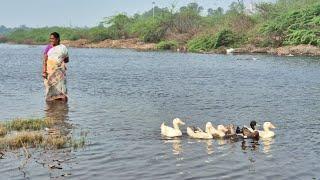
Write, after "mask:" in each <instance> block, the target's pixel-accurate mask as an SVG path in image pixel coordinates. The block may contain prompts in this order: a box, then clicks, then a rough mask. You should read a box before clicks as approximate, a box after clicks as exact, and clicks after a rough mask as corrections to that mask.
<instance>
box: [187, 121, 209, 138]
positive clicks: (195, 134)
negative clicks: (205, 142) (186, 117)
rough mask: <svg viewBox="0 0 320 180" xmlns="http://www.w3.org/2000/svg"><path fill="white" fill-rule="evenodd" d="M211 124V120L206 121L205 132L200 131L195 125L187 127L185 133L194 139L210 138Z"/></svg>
mask: <svg viewBox="0 0 320 180" xmlns="http://www.w3.org/2000/svg"><path fill="white" fill-rule="evenodd" d="M212 127H213V126H212V124H211V122H207V123H206V129H205V132H204V131H202V129H201V128H199V127H197V128H195V127H187V134H188V135H189V136H190V137H192V138H196V139H212V138H213V136H212Z"/></svg>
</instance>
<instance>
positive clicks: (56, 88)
mask: <svg viewBox="0 0 320 180" xmlns="http://www.w3.org/2000/svg"><path fill="white" fill-rule="evenodd" d="M68 62H69V56H68V50H67V48H66V46H64V45H63V44H60V35H59V33H57V32H53V33H51V34H50V44H49V45H48V46H47V47H46V49H45V50H44V59H43V68H42V77H43V78H44V85H45V89H46V101H53V100H63V101H67V100H68V95H67V84H66V83H67V82H66V70H67V69H66V63H68Z"/></svg>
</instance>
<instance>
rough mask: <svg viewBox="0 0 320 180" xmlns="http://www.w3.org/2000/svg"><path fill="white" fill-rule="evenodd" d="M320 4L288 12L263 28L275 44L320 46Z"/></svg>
mask: <svg viewBox="0 0 320 180" xmlns="http://www.w3.org/2000/svg"><path fill="white" fill-rule="evenodd" d="M319 17H320V4H317V5H313V6H310V7H307V8H306V9H299V10H294V11H290V12H286V13H284V14H282V15H281V16H279V17H278V18H275V19H272V20H270V21H268V22H266V23H265V24H264V26H263V27H262V28H261V32H263V33H264V34H265V35H266V36H267V38H268V39H271V40H273V41H274V44H276V45H277V46H280V45H282V44H295V45H296V44H312V45H316V46H320V43H319V39H320V33H319V28H320V18H319Z"/></svg>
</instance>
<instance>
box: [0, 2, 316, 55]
mask: <svg viewBox="0 0 320 180" xmlns="http://www.w3.org/2000/svg"><path fill="white" fill-rule="evenodd" d="M154 15H155V16H153V11H152V9H151V10H149V11H147V12H144V13H141V14H135V15H134V16H127V15H126V14H124V13H120V14H117V15H114V16H111V17H107V18H105V19H103V20H102V22H101V24H100V26H97V27H93V28H63V27H45V28H28V29H18V30H15V31H13V32H11V33H9V34H7V35H6V36H5V37H2V41H7V42H14V43H24V44H45V43H47V42H48V34H50V32H53V31H57V32H59V33H60V34H61V36H62V37H61V38H62V39H63V40H69V41H76V42H78V41H81V40H85V42H86V43H85V44H93V45H92V46H93V47H95V45H96V44H98V45H97V47H100V46H102V47H103V46H104V45H105V46H106V47H113V44H114V42H113V41H112V42H111V45H109V44H110V43H109V42H110V41H108V40H120V41H115V42H120V43H121V42H122V41H121V40H125V39H135V38H138V39H139V41H140V42H135V43H136V44H135V45H136V46H139V45H141V44H145V43H155V44H157V45H155V46H154V47H153V46H152V47H153V49H185V50H187V51H190V52H212V51H219V49H221V48H238V47H240V48H243V47H248V46H250V47H257V48H279V47H283V46H289V45H310V46H314V47H320V33H319V32H320V19H319V17H320V3H319V1H318V0H278V1H277V2H276V3H266V2H263V3H259V4H255V5H254V9H251V10H249V9H246V8H245V6H244V4H242V3H239V2H233V3H232V4H230V6H229V8H228V10H226V11H225V10H224V9H222V8H221V7H218V8H217V9H211V8H209V9H207V12H206V13H205V12H204V8H203V7H201V6H199V5H198V4H197V3H190V4H187V5H186V6H183V7H180V8H176V7H175V6H171V7H166V8H159V7H155V9H154ZM103 42H105V43H103ZM123 42H126V41H123ZM108 43H109V44H108ZM119 46H120V47H127V45H124V46H121V45H119ZM136 46H130V47H136ZM84 47H86V45H84ZM88 47H90V45H88ZM116 47H118V46H116Z"/></svg>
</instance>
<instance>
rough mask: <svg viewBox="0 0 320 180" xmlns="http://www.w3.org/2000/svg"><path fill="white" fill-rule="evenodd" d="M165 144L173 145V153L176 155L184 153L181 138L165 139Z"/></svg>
mask: <svg viewBox="0 0 320 180" xmlns="http://www.w3.org/2000/svg"><path fill="white" fill-rule="evenodd" d="M163 142H164V143H165V144H167V143H172V152H173V154H174V155H179V154H181V153H182V145H181V139H179V138H173V139H165V140H164V141H163Z"/></svg>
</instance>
